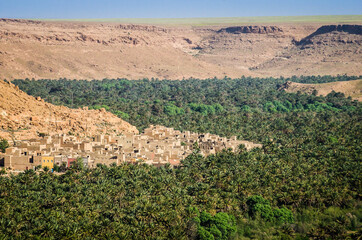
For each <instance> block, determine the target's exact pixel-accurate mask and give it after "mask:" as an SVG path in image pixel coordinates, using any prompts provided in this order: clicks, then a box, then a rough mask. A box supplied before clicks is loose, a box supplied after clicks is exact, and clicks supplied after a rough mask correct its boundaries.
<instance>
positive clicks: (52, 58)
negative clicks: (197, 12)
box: [0, 19, 362, 80]
mask: <svg viewBox="0 0 362 240" xmlns="http://www.w3.org/2000/svg"><path fill="white" fill-rule="evenodd" d="M331 24H335V23H330V24H329V23H312V22H307V23H300V22H299V23H290V24H287V23H282V24H281V23H272V24H268V23H266V24H257V25H252V26H249V25H237V26H220V25H217V26H191V25H189V26H187V25H185V26H184V25H179V26H151V25H132V24H119V23H96V22H44V21H42V22H41V21H28V20H10V19H0V78H2V79H4V78H5V79H8V80H12V79H15V78H30V79H31V78H35V79H41V78H51V79H58V78H63V77H65V78H70V79H103V78H128V79H140V78H152V77H154V78H160V79H164V78H167V79H182V78H190V77H197V78H208V77H211V78H212V77H215V76H216V77H224V76H229V77H240V76H242V75H245V76H260V77H267V76H274V77H279V76H281V75H282V76H292V75H324V74H329V75H337V74H348V75H362V70H361V69H362V53H361V44H362V33H361V27H362V26H361V25H359V23H348V24H349V25H344V26H341V27H337V26H335V27H333V26H332V27H322V26H324V25H327V26H329V25H331ZM321 27H322V28H321Z"/></svg>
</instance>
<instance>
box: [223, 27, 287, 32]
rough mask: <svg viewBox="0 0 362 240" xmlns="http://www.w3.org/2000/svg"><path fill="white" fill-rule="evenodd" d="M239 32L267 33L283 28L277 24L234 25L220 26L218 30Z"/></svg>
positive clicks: (280, 30)
mask: <svg viewBox="0 0 362 240" xmlns="http://www.w3.org/2000/svg"><path fill="white" fill-rule="evenodd" d="M218 32H219V33H221V32H227V33H233V34H240V33H258V34H268V33H282V32H283V29H281V28H280V27H277V26H236V27H227V28H222V29H220V30H219V31H218Z"/></svg>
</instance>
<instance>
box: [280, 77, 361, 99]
mask: <svg viewBox="0 0 362 240" xmlns="http://www.w3.org/2000/svg"><path fill="white" fill-rule="evenodd" d="M280 90H285V91H287V92H294V93H296V92H298V91H300V92H302V93H307V94H312V93H313V91H314V90H317V94H318V95H323V96H326V95H328V93H330V92H332V91H335V92H341V93H344V95H345V96H351V97H352V99H356V100H358V101H362V79H360V80H353V81H344V82H330V83H321V84H303V83H295V82H286V83H285V84H283V85H282V86H281V87H280Z"/></svg>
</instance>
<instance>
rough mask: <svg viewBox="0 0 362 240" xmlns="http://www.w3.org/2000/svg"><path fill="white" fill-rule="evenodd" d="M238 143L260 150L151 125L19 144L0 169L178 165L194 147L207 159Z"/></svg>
mask: <svg viewBox="0 0 362 240" xmlns="http://www.w3.org/2000/svg"><path fill="white" fill-rule="evenodd" d="M241 144H244V145H245V147H246V149H248V150H249V149H251V148H255V147H261V145H260V144H254V143H251V142H248V141H241V140H237V138H236V137H235V136H234V137H231V138H229V139H228V138H225V137H220V136H218V135H213V134H209V133H205V134H199V133H192V132H189V131H185V132H181V131H178V130H174V129H173V128H167V127H163V126H152V125H151V126H150V127H149V128H147V129H145V130H144V133H143V134H135V133H124V134H122V135H118V136H116V135H97V136H95V137H93V138H87V139H84V138H83V139H81V138H80V137H77V136H71V135H65V134H58V135H53V136H44V137H43V138H39V139H30V140H23V141H19V142H17V143H16V144H15V146H13V147H9V148H7V149H6V151H5V153H0V167H3V168H5V169H9V170H13V171H24V170H28V169H38V168H40V167H41V168H47V169H53V168H54V166H55V165H57V166H64V167H71V166H72V165H73V164H74V162H75V161H76V160H77V159H81V160H82V163H83V164H84V166H85V167H88V168H94V167H96V166H97V165H98V164H105V165H107V166H109V165H111V164H116V165H120V164H122V163H126V162H128V163H140V162H141V163H142V162H143V163H146V164H150V165H155V166H162V165H165V164H167V163H168V164H170V165H172V166H178V165H179V164H180V160H182V159H185V158H186V157H187V156H188V155H189V154H191V153H192V152H193V151H195V150H196V148H198V150H199V151H200V154H202V155H204V156H207V155H210V154H215V153H217V152H220V151H222V150H223V149H232V151H236V150H237V149H238V147H239V145H241Z"/></svg>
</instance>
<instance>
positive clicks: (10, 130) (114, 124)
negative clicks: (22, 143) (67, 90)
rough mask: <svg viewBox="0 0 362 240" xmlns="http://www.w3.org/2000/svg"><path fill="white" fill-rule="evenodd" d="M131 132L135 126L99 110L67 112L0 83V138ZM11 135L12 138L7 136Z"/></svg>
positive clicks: (65, 109)
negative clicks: (42, 134)
mask: <svg viewBox="0 0 362 240" xmlns="http://www.w3.org/2000/svg"><path fill="white" fill-rule="evenodd" d="M123 132H134V133H137V132H138V131H137V129H136V127H134V126H132V125H130V124H129V123H127V122H125V121H123V120H122V119H120V118H118V117H116V116H115V115H113V114H112V113H109V112H106V111H105V110H104V109H101V110H87V109H69V108H67V107H63V106H54V105H52V104H50V103H46V102H44V100H42V99H41V98H39V97H38V98H34V97H32V96H29V95H27V94H26V93H24V92H23V91H21V90H19V89H18V87H16V86H15V85H13V84H11V83H7V82H5V81H0V137H5V138H7V139H10V138H13V137H14V136H15V138H16V139H18V140H20V139H29V138H32V137H36V136H37V135H38V133H45V134H49V135H52V134H55V133H67V134H68V133H72V134H75V135H78V134H79V135H80V136H84V135H86V136H94V135H96V134H99V133H117V134H121V133H123ZM11 135H13V136H11Z"/></svg>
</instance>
